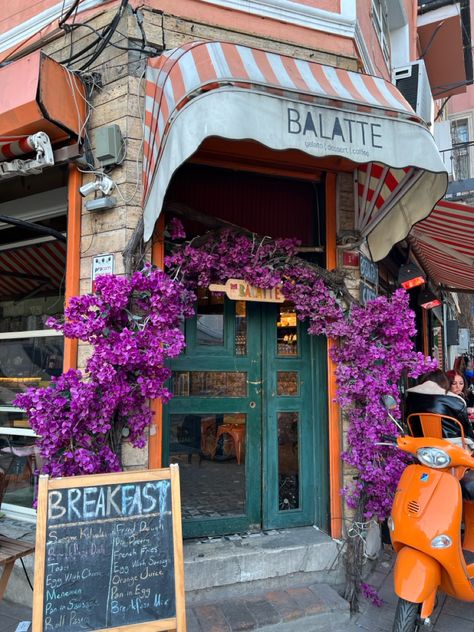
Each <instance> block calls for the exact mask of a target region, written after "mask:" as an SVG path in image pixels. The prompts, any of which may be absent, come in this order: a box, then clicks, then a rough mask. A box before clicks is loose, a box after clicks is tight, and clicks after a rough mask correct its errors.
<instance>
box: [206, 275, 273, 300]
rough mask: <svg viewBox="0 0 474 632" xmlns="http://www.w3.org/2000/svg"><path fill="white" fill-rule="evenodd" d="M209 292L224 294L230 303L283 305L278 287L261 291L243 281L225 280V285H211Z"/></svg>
mask: <svg viewBox="0 0 474 632" xmlns="http://www.w3.org/2000/svg"><path fill="white" fill-rule="evenodd" d="M209 290H210V291H211V292H225V294H226V296H227V298H230V299H231V300H232V301H258V302H260V303H284V302H285V297H284V296H283V294H282V293H281V288H280V286H276V287H271V288H267V289H262V288H260V287H255V286H254V285H250V284H249V283H247V281H244V280H243V279H227V281H226V283H225V285H218V284H215V283H213V284H211V285H210V286H209Z"/></svg>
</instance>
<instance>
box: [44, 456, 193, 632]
mask: <svg viewBox="0 0 474 632" xmlns="http://www.w3.org/2000/svg"><path fill="white" fill-rule="evenodd" d="M53 630H58V632H59V631H61V632H79V631H82V632H84V631H93V630H104V631H105V630H107V631H109V632H111V631H117V632H119V631H122V630H123V631H129V630H137V632H138V631H142V632H152V631H153V632H157V631H159V630H176V631H177V632H186V614H185V607H184V564H183V545H182V533H181V507H180V497H179V469H178V466H177V465H171V466H170V467H169V468H166V469H161V470H146V471H140V472H137V471H134V472H120V473H114V474H96V475H90V476H74V477H67V478H58V479H50V478H49V477H48V476H40V479H39V489H38V522H37V532H36V561H35V579H34V597H33V630H32V632H49V631H53Z"/></svg>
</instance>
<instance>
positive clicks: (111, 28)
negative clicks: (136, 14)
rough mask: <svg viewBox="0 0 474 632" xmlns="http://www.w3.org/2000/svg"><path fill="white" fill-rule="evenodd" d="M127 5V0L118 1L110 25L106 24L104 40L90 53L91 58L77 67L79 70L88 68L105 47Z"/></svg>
mask: <svg viewBox="0 0 474 632" xmlns="http://www.w3.org/2000/svg"><path fill="white" fill-rule="evenodd" d="M127 5H128V0H122V2H121V3H120V7H119V9H118V11H117V13H116V14H115V16H114V17H113V19H112V22H111V24H110V26H107V29H106V30H107V34H106V35H105V37H104V40H103V41H102V43H101V45H100V46H98V47H97V49H96V51H95V52H94V53H93V54H92V56H91V58H90V59H88V61H87V62H86V63H85V64H83V65H82V66H81V67H80V68H79V70H86V68H89V66H90V65H91V64H93V63H94V62H95V60H96V59H97V58H98V57H99V55H100V54H101V53H102V51H103V50H104V49H105V47H106V46H107V44H108V43H109V41H110V39H111V37H112V36H113V34H114V33H115V30H116V28H117V27H118V25H119V22H120V20H121V19H122V16H123V14H124V12H125V9H126V8H127Z"/></svg>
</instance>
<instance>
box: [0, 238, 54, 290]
mask: <svg viewBox="0 0 474 632" xmlns="http://www.w3.org/2000/svg"><path fill="white" fill-rule="evenodd" d="M65 272H66V244H65V243H64V242H61V241H54V240H50V241H42V242H40V243H35V244H30V245H23V246H22V247H21V248H9V249H8V250H0V299H1V300H6V299H15V298H22V297H25V296H28V295H29V294H32V293H36V292H38V291H40V292H45V293H47V292H51V291H53V290H58V289H59V288H61V287H62V286H63V285H64V276H65Z"/></svg>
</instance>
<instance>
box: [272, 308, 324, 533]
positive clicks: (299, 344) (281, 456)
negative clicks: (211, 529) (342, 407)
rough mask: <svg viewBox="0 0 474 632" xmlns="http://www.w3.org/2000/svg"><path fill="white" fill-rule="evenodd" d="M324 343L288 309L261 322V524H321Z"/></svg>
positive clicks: (273, 310)
mask: <svg viewBox="0 0 474 632" xmlns="http://www.w3.org/2000/svg"><path fill="white" fill-rule="evenodd" d="M324 357H325V354H324V343H323V340H322V339H315V338H314V337H312V336H309V335H308V334H307V333H306V331H305V327H304V325H302V324H301V323H300V322H298V320H297V318H296V314H295V311H294V308H293V307H292V306H291V305H286V304H284V305H273V306H268V307H266V308H265V316H264V318H263V354H262V375H263V383H264V384H266V388H264V389H263V391H262V394H263V410H264V414H263V420H262V421H263V436H264V437H265V440H264V441H263V443H262V448H263V464H262V465H263V468H262V473H263V496H262V500H263V525H264V527H265V528H278V527H290V526H303V525H308V524H313V523H316V524H319V525H321V524H322V523H321V519H322V516H323V515H324V514H325V511H324V505H325V503H326V501H327V493H326V485H327V481H326V475H325V473H326V472H327V463H326V459H325V454H327V449H326V448H325V447H323V446H325V445H326V432H325V429H326V413H325V411H326V409H327V403H326V388H325V385H324V377H325V376H326V366H325V363H324Z"/></svg>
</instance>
